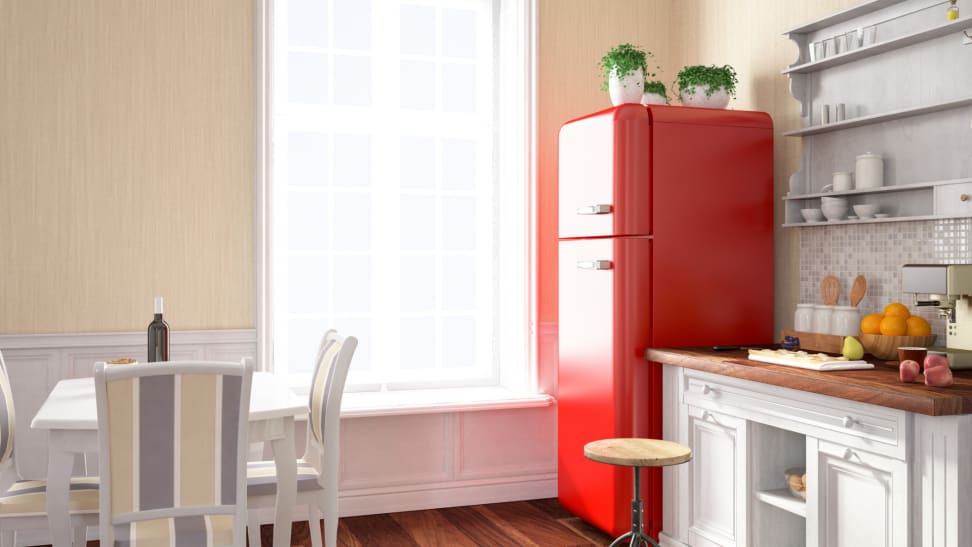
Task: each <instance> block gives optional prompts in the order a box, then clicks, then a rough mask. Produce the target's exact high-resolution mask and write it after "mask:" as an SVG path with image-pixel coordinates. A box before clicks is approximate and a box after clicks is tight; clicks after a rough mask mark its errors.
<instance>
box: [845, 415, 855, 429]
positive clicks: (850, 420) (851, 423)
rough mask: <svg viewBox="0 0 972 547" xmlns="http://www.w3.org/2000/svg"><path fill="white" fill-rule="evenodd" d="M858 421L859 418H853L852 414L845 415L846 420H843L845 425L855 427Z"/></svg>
mask: <svg viewBox="0 0 972 547" xmlns="http://www.w3.org/2000/svg"><path fill="white" fill-rule="evenodd" d="M856 421H857V420H855V419H854V418H851V417H850V416H844V420H843V422H844V427H853V426H854V422H856Z"/></svg>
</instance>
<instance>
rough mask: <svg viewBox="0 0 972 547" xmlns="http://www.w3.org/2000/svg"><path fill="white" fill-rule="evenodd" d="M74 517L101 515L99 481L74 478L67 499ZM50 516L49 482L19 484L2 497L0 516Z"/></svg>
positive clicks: (0, 497)
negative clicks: (48, 505)
mask: <svg viewBox="0 0 972 547" xmlns="http://www.w3.org/2000/svg"><path fill="white" fill-rule="evenodd" d="M68 500H69V501H68V509H69V510H70V511H71V513H75V514H80V513H97V512H98V477H73V478H71V491H70V495H69V498H68ZM46 514H47V481H17V482H15V483H14V484H13V485H12V486H11V487H10V488H8V489H7V491H6V492H4V493H3V494H0V516H3V517H19V516H33V515H46Z"/></svg>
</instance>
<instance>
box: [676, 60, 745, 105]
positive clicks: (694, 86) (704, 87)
mask: <svg viewBox="0 0 972 547" xmlns="http://www.w3.org/2000/svg"><path fill="white" fill-rule="evenodd" d="M677 81H678V95H679V97H680V98H681V100H682V104H684V105H686V106H703V107H706V108H725V107H726V105H728V104H729V97H735V96H736V84H738V83H739V80H738V79H737V78H736V71H735V70H734V69H733V68H732V67H731V66H729V65H723V66H721V67H720V66H715V65H709V66H704V65H692V66H687V67H684V68H682V70H680V71H679V72H678V76H677Z"/></svg>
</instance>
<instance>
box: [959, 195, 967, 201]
mask: <svg viewBox="0 0 972 547" xmlns="http://www.w3.org/2000/svg"><path fill="white" fill-rule="evenodd" d="M959 199H960V200H961V201H969V195H968V194H962V195H961V196H959Z"/></svg>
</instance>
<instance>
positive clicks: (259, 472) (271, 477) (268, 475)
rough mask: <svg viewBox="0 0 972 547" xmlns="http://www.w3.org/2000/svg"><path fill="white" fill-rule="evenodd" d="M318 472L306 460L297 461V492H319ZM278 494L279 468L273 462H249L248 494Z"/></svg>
mask: <svg viewBox="0 0 972 547" xmlns="http://www.w3.org/2000/svg"><path fill="white" fill-rule="evenodd" d="M317 476H318V473H317V470H315V469H314V466H312V465H311V464H310V463H308V462H306V461H304V460H297V491H298V492H306V491H308V490H319V489H320V485H319V483H318V482H317ZM276 492H277V466H276V464H274V463H273V462H272V461H262V462H247V464H246V494H247V495H248V496H264V495H270V494H275V493H276Z"/></svg>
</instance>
